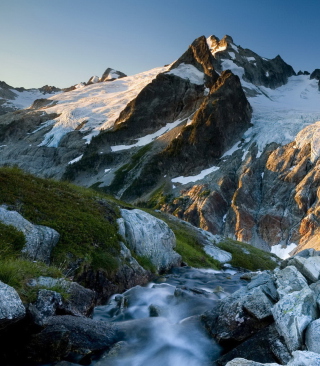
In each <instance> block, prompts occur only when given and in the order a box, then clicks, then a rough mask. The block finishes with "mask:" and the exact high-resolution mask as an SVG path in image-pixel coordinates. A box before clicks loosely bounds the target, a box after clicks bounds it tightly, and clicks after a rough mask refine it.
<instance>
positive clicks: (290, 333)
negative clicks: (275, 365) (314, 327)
mask: <svg viewBox="0 0 320 366" xmlns="http://www.w3.org/2000/svg"><path fill="white" fill-rule="evenodd" d="M272 314H273V317H274V320H275V323H276V327H277V330H278V332H279V333H280V334H281V335H282V336H283V338H284V339H285V342H286V345H287V346H288V348H289V350H290V352H292V351H295V350H297V349H299V348H301V347H302V345H303V341H304V331H305V329H306V328H307V326H308V325H309V323H311V322H312V321H313V320H314V319H316V318H317V316H318V311H317V308H316V301H315V295H314V293H313V291H311V290H310V289H309V288H304V289H302V290H301V291H296V292H292V293H289V294H287V295H285V296H283V297H282V299H281V300H280V301H279V302H278V303H277V304H276V305H275V306H274V307H273V309H272Z"/></svg>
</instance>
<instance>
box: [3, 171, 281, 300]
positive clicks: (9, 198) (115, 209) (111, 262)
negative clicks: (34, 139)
mask: <svg viewBox="0 0 320 366" xmlns="http://www.w3.org/2000/svg"><path fill="white" fill-rule="evenodd" d="M2 204H4V205H6V206H7V207H8V209H11V210H15V211H18V212H19V213H20V214H21V215H22V216H23V217H24V218H26V219H27V220H29V221H30V222H32V223H33V224H38V225H45V226H49V227H51V228H53V229H55V230H57V231H58V232H59V233H60V240H59V242H58V244H57V246H56V247H55V248H54V250H53V252H52V265H51V266H46V265H45V264H43V263H33V262H29V261H26V260H25V259H24V258H22V257H21V249H22V247H23V245H24V243H25V238H24V235H23V234H22V233H21V232H19V231H17V230H16V229H15V228H14V227H12V226H7V225H3V224H1V223H0V280H1V281H3V282H5V283H8V284H9V285H11V286H13V287H15V288H16V289H17V290H18V291H19V293H20V295H21V296H22V297H24V298H26V299H28V298H29V299H30V296H33V294H32V293H31V294H30V288H29V289H28V286H26V283H27V282H28V280H29V279H31V278H34V277H37V276H40V275H44V276H52V277H60V276H62V274H63V273H64V274H66V273H68V274H70V273H71V272H70V269H72V270H73V272H72V274H73V273H78V274H80V273H81V271H82V270H83V268H84V267H86V268H88V267H90V268H92V269H93V270H97V269H100V270H103V271H104V272H105V273H106V275H107V276H112V275H114V274H115V272H116V270H117V269H118V266H119V260H118V256H119V251H120V246H119V240H120V237H119V235H118V233H117V231H118V226H117V222H116V220H117V218H118V217H119V216H120V212H119V207H123V208H130V207H132V206H131V205H128V204H126V203H124V202H120V201H118V200H116V199H115V198H114V197H112V196H108V195H106V194H103V193H101V192H97V191H94V190H91V189H85V188H81V187H77V186H74V185H72V184H69V183H66V182H57V181H54V180H50V179H41V178H37V177H34V176H32V175H30V174H27V173H24V172H22V171H21V170H19V169H16V168H0V205H2ZM145 211H147V212H148V213H150V214H151V215H154V216H155V217H158V218H159V219H161V220H163V221H165V222H166V223H167V224H168V225H169V227H170V228H171V229H172V230H173V232H174V233H175V236H176V239H177V247H176V251H177V252H178V253H179V254H180V255H181V256H182V258H183V261H184V262H186V263H187V264H188V265H190V266H194V267H203V268H214V269H219V268H220V267H221V265H220V263H219V262H218V261H216V260H214V259H213V258H211V257H210V256H209V255H207V254H206V253H205V252H204V250H203V248H202V246H201V245H200V244H199V242H198V239H197V235H196V234H195V231H194V230H192V229H191V228H189V227H188V226H187V225H185V224H183V223H181V222H179V221H178V220H172V219H171V218H170V216H169V215H165V214H163V213H161V212H157V211H154V210H151V209H145ZM218 246H219V247H220V248H221V249H224V250H226V251H229V252H231V253H232V255H233V259H232V261H231V264H232V265H233V266H237V267H244V268H247V269H250V270H257V269H261V270H263V269H272V268H274V267H275V266H276V262H274V261H273V260H272V259H271V257H272V255H271V254H269V253H266V252H263V251H261V250H259V249H256V248H253V247H252V246H250V245H248V244H244V243H239V242H235V241H232V240H225V241H224V242H222V243H219V244H218ZM133 255H134V253H133ZM136 259H137V260H138V261H139V262H140V264H141V265H142V266H144V267H145V268H147V269H149V270H152V266H151V265H150V261H148V260H146V258H139V257H137V256H136Z"/></svg>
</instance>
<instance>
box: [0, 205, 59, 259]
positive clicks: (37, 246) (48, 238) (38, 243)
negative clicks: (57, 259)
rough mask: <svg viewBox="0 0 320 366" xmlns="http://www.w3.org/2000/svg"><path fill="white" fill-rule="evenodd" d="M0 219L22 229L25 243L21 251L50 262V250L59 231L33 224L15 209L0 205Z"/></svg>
mask: <svg viewBox="0 0 320 366" xmlns="http://www.w3.org/2000/svg"><path fill="white" fill-rule="evenodd" d="M0 221H1V222H3V223H4V224H6V225H12V226H14V227H15V228H16V229H17V230H19V231H22V233H23V234H24V235H25V238H26V244H25V246H24V248H23V249H22V252H23V253H24V254H25V255H26V256H27V257H28V258H30V259H32V260H39V261H43V262H45V263H50V256H51V251H52V249H53V248H54V246H55V245H56V244H57V243H58V240H59V237H60V235H59V233H58V232H57V231H56V230H54V229H51V228H50V227H47V226H42V225H33V224H32V223H31V222H29V221H28V220H26V219H25V218H23V217H22V216H21V215H20V214H19V213H18V212H16V211H9V210H7V209H6V207H4V206H0Z"/></svg>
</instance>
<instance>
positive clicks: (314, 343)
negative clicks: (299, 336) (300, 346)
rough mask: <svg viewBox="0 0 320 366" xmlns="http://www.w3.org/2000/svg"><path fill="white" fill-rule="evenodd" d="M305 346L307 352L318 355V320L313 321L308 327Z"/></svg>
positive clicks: (319, 325)
mask: <svg viewBox="0 0 320 366" xmlns="http://www.w3.org/2000/svg"><path fill="white" fill-rule="evenodd" d="M306 346H307V349H308V350H309V351H311V352H316V353H320V319H317V320H314V321H313V322H311V323H310V324H309V325H308V328H307V330H306Z"/></svg>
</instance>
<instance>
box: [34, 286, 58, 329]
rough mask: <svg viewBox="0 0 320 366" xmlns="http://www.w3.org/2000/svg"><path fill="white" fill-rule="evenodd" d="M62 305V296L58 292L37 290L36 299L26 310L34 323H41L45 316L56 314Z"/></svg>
mask: <svg viewBox="0 0 320 366" xmlns="http://www.w3.org/2000/svg"><path fill="white" fill-rule="evenodd" d="M62 305H63V303H62V297H61V295H60V294H59V293H58V292H55V291H50V290H39V292H38V297H37V300H36V302H35V303H34V304H30V305H29V307H28V312H29V315H30V317H31V318H32V320H33V322H34V323H35V324H37V325H43V324H44V321H45V320H46V319H47V318H49V317H50V316H54V315H56V311H57V309H60V308H62Z"/></svg>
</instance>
